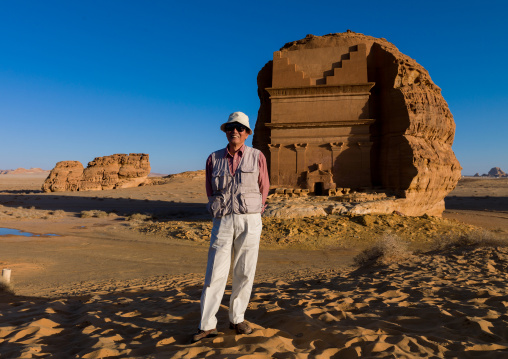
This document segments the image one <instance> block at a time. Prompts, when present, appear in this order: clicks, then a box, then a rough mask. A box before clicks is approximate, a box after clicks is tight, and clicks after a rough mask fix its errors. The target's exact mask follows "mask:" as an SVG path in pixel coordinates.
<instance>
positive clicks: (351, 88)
mask: <svg viewBox="0 0 508 359" xmlns="http://www.w3.org/2000/svg"><path fill="white" fill-rule="evenodd" d="M374 85H375V83H374V82H367V83H363V84H349V85H332V86H330V85H316V86H305V87H285V88H284V87H283V88H273V87H272V88H267V89H266V91H268V93H269V94H270V98H272V99H276V98H288V97H326V96H351V95H370V89H371V88H372V87H373V86H374Z"/></svg>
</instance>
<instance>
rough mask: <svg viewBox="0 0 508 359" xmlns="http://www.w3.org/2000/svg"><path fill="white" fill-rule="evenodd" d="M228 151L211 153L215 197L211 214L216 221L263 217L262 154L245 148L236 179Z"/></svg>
mask: <svg viewBox="0 0 508 359" xmlns="http://www.w3.org/2000/svg"><path fill="white" fill-rule="evenodd" d="M226 151H227V149H222V150H219V151H215V152H214V153H212V166H213V167H212V168H213V171H212V191H213V194H212V197H210V199H209V201H208V205H207V209H208V212H210V213H211V214H212V216H214V217H215V218H219V217H222V216H225V215H228V214H231V213H236V214H244V213H261V210H262V207H263V200H262V196H261V192H260V190H259V184H258V178H259V154H260V151H259V150H256V149H254V148H251V147H247V146H245V147H244V151H243V155H242V159H241V160H240V164H239V165H238V168H237V169H236V172H235V174H234V176H232V175H231V172H230V171H229V164H228V159H227V158H226V157H225V154H226Z"/></svg>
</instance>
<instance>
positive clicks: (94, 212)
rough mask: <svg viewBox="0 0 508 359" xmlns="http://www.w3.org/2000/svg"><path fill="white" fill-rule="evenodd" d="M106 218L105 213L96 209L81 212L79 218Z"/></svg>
mask: <svg viewBox="0 0 508 359" xmlns="http://www.w3.org/2000/svg"><path fill="white" fill-rule="evenodd" d="M107 216H108V213H107V212H104V211H99V210H97V209H92V210H90V211H81V218H89V217H96V218H104V217H107Z"/></svg>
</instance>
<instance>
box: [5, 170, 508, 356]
mask: <svg viewBox="0 0 508 359" xmlns="http://www.w3.org/2000/svg"><path fill="white" fill-rule="evenodd" d="M44 178H45V175H37V174H31V175H21V174H15V175H1V176H0V227H2V228H14V229H19V230H22V231H25V232H30V233H34V234H36V235H37V236H32V237H24V236H13V235H6V236H0V245H1V251H0V267H1V268H10V269H11V270H12V283H11V284H12V285H11V286H10V287H7V288H3V289H0V308H1V309H0V357H1V358H37V357H51V358H108V357H111V358H168V357H171V358H173V357H174V358H196V357H217V358H239V357H245V358H332V357H336V358H339V357H340V358H359V357H361V358H366V357H376V358H382V357H396V358H411V357H438V358H441V357H443V358H444V357H460V358H464V357H492V358H503V357H508V329H507V328H508V323H507V322H508V317H507V315H506V312H507V307H508V287H507V283H508V249H507V247H502V246H486V247H481V246H480V247H467V246H462V247H458V248H443V247H441V248H438V246H436V245H435V242H436V241H439V240H440V239H443V238H445V237H446V236H453V235H461V234H464V233H468V232H469V231H476V232H474V233H477V232H478V229H487V230H489V231H490V232H491V233H493V235H497V236H498V237H500V238H502V237H507V235H508V180H507V179H470V178H466V179H462V180H461V181H460V182H459V185H458V186H457V188H456V189H455V190H454V191H453V192H452V193H450V195H449V196H448V197H447V198H446V207H447V210H446V211H445V213H444V215H443V218H436V217H428V216H424V217H417V218H413V217H404V216H398V215H393V216H372V215H371V216H361V217H358V218H341V217H339V216H328V217H326V218H314V219H300V220H291V221H285V220H276V219H265V220H264V225H265V233H264V234H263V238H262V246H261V251H260V260H259V263H258V274H257V277H256V281H255V284H254V289H253V295H252V300H251V303H250V306H249V310H248V311H247V313H246V316H247V317H246V318H247V320H248V321H249V322H250V323H251V324H252V326H253V328H254V332H253V333H252V334H251V335H249V336H242V335H236V334H235V333H234V331H233V330H230V329H228V318H227V305H228V299H229V293H230V292H229V290H230V287H228V288H227V291H226V295H225V296H224V300H223V303H222V306H221V309H220V311H219V326H218V330H219V332H220V335H219V336H217V337H215V338H209V339H205V340H203V341H201V342H198V343H196V344H190V337H191V335H192V334H193V332H195V330H196V329H197V325H198V322H199V297H200V294H201V286H202V280H203V277H204V271H205V266H206V253H207V249H208V248H207V245H208V241H207V238H208V235H209V230H210V223H209V222H210V220H209V218H208V215H207V214H206V212H205V210H204V203H205V202H206V197H205V194H204V188H203V187H204V186H203V177H202V175H192V174H188V175H185V176H180V177H175V178H174V179H173V180H171V181H169V182H168V183H166V184H162V185H155V186H143V187H137V188H128V189H118V190H109V191H90V192H64V193H42V192H41V191H40V187H41V185H42V182H43V180H44ZM385 233H391V234H392V235H396V236H397V237H398V238H399V239H400V241H401V242H403V243H405V244H407V246H408V248H409V252H406V253H407V254H406V255H405V256H403V257H402V258H398V259H396V260H392V261H388V262H386V263H384V264H383V263H377V264H376V263H373V262H371V263H367V264H365V265H363V266H359V265H357V264H355V263H354V260H353V258H354V257H355V255H357V254H359V253H361V251H362V250H364V249H366V248H367V249H368V248H370V247H372V246H373V245H374V244H375V243H376V240H377V239H378V238H380V237H382V236H383V235H384V234H385ZM53 234H54V235H53ZM431 249H433V250H431ZM410 253H413V254H410Z"/></svg>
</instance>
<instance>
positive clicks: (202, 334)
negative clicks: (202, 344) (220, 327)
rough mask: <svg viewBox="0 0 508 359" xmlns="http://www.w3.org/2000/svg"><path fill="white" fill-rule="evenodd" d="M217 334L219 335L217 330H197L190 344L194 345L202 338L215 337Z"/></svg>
mask: <svg viewBox="0 0 508 359" xmlns="http://www.w3.org/2000/svg"><path fill="white" fill-rule="evenodd" d="M218 334H219V332H218V331H217V329H210V330H201V329H199V330H198V332H197V333H196V334H194V335H193V336H192V340H191V342H192V343H195V342H198V341H200V340H201V339H204V338H212V337H216V336H217V335H218Z"/></svg>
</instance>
